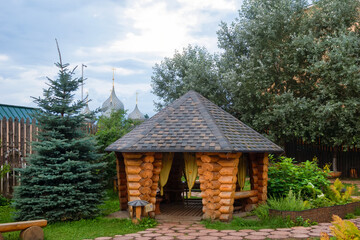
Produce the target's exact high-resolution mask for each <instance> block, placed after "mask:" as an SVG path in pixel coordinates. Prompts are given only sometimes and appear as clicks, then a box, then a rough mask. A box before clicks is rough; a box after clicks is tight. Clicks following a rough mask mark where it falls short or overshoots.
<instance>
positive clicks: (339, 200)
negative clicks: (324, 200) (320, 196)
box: [327, 179, 355, 204]
mask: <svg viewBox="0 0 360 240" xmlns="http://www.w3.org/2000/svg"><path fill="white" fill-rule="evenodd" d="M354 189H355V187H354V186H349V187H346V188H345V186H344V184H342V183H341V181H340V180H339V179H336V180H335V182H334V184H333V185H331V186H330V190H329V191H328V192H327V195H328V197H329V198H330V199H331V200H332V201H334V202H335V203H336V204H346V203H350V202H352V198H351V195H352V193H353V192H354Z"/></svg>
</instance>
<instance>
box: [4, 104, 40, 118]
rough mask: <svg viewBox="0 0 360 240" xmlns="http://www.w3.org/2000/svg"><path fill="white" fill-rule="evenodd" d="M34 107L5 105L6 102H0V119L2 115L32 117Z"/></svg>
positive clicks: (6, 116)
mask: <svg viewBox="0 0 360 240" xmlns="http://www.w3.org/2000/svg"><path fill="white" fill-rule="evenodd" d="M36 110H37V109H36V108H32V107H24V106H15V105H7V104H0V119H3V118H4V117H5V118H6V119H9V118H10V117H11V118H12V119H15V118H18V119H21V118H24V119H26V118H30V119H31V118H32V116H31V115H32V114H33V113H35V112H36Z"/></svg>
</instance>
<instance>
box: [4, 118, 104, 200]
mask: <svg viewBox="0 0 360 240" xmlns="http://www.w3.org/2000/svg"><path fill="white" fill-rule="evenodd" d="M83 130H84V131H86V132H87V133H88V134H95V133H96V131H97V126H96V125H95V124H92V123H87V124H86V125H85V126H84V128H83ZM37 131H38V127H37V125H36V120H35V119H32V120H30V119H29V118H27V119H26V120H25V119H23V118H22V119H20V120H19V119H18V118H15V119H12V118H9V119H6V118H5V117H4V118H3V119H0V169H5V168H8V167H9V168H10V171H9V172H7V173H6V174H5V176H3V177H2V178H1V177H0V194H2V195H4V196H7V197H10V196H11V195H12V193H13V188H14V186H17V185H19V184H20V182H19V179H18V176H19V172H17V171H15V169H16V168H24V167H26V159H27V158H28V157H29V156H30V154H32V153H33V151H32V147H31V142H33V141H36V138H35V136H36V134H37Z"/></svg>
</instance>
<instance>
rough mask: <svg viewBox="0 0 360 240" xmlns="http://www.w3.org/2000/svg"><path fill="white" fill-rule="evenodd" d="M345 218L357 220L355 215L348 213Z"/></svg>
mask: <svg viewBox="0 0 360 240" xmlns="http://www.w3.org/2000/svg"><path fill="white" fill-rule="evenodd" d="M344 218H345V219H353V218H355V214H354V213H347V214H346V215H345V217H344Z"/></svg>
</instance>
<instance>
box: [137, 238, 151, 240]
mask: <svg viewBox="0 0 360 240" xmlns="http://www.w3.org/2000/svg"><path fill="white" fill-rule="evenodd" d="M134 239H135V240H151V239H152V238H150V237H136V238H134Z"/></svg>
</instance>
